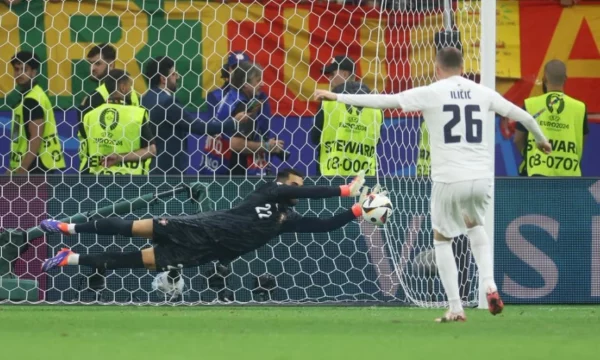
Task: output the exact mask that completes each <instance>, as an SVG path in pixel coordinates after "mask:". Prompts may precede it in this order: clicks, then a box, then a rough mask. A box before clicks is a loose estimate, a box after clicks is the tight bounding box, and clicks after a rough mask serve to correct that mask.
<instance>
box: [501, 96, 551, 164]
mask: <svg viewBox="0 0 600 360" xmlns="http://www.w3.org/2000/svg"><path fill="white" fill-rule="evenodd" d="M490 110H492V111H494V112H495V113H497V114H500V115H502V116H505V117H508V118H509V119H513V120H515V121H518V122H519V123H521V124H523V126H524V127H525V128H526V129H527V131H529V132H531V133H532V134H533V137H534V138H535V142H536V144H537V145H538V147H540V148H541V150H543V151H544V152H546V153H549V152H550V151H551V150H552V147H551V145H550V143H549V142H548V139H546V136H544V133H543V132H542V129H541V128H540V126H539V125H538V123H537V122H536V121H535V119H534V118H533V116H531V114H529V113H528V112H527V111H525V110H523V109H521V108H520V107H518V106H516V105H515V104H513V103H511V102H510V101H508V100H506V99H505V98H504V97H502V95H500V94H498V93H497V92H495V91H494V92H493V99H492V101H491V107H490Z"/></svg>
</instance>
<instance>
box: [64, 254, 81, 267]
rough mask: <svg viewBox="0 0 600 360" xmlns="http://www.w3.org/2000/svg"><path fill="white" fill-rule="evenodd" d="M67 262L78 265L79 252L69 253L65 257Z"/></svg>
mask: <svg viewBox="0 0 600 360" xmlns="http://www.w3.org/2000/svg"><path fill="white" fill-rule="evenodd" d="M67 264H69V265H79V254H71V255H69V257H68V258H67Z"/></svg>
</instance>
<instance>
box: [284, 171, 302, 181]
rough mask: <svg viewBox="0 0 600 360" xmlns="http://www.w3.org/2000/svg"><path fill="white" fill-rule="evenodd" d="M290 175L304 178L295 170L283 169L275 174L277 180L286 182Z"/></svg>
mask: <svg viewBox="0 0 600 360" xmlns="http://www.w3.org/2000/svg"><path fill="white" fill-rule="evenodd" d="M290 175H296V176H299V177H301V178H303V177H304V174H303V173H301V172H300V171H298V170H296V169H283V170H279V171H278V172H277V180H286V179H287V178H289V177H290Z"/></svg>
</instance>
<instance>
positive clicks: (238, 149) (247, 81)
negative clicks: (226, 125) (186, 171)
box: [205, 62, 285, 175]
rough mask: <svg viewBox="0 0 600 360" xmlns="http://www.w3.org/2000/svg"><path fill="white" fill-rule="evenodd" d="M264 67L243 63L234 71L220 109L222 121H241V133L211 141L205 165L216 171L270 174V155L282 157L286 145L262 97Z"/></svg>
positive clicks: (208, 168)
mask: <svg viewBox="0 0 600 360" xmlns="http://www.w3.org/2000/svg"><path fill="white" fill-rule="evenodd" d="M261 87H262V69H261V68H260V67H259V66H258V65H255V64H253V63H249V62H242V63H240V64H239V65H238V66H237V68H235V70H233V72H232V74H231V89H230V90H229V91H228V92H227V94H225V97H224V98H223V100H222V101H221V103H220V105H219V108H218V109H217V114H216V117H217V119H218V120H220V121H228V120H229V119H231V118H234V119H236V120H238V121H240V126H239V129H238V132H237V133H235V134H234V135H233V136H231V137H229V136H227V135H226V134H222V135H220V136H217V137H215V138H213V139H211V140H210V142H208V143H207V147H206V148H205V150H206V151H207V152H208V154H207V160H206V168H207V170H208V171H211V172H212V173H214V174H231V175H262V174H265V173H269V171H270V169H269V167H268V163H269V161H270V159H269V157H268V155H269V154H270V153H271V154H275V155H279V156H282V155H283V154H284V153H285V151H284V147H285V144H284V142H283V141H282V140H277V139H275V137H274V136H273V134H272V133H271V131H270V126H269V123H270V120H271V106H270V105H269V102H268V101H265V100H263V99H262V98H261V97H260V93H261V91H260V89H261Z"/></svg>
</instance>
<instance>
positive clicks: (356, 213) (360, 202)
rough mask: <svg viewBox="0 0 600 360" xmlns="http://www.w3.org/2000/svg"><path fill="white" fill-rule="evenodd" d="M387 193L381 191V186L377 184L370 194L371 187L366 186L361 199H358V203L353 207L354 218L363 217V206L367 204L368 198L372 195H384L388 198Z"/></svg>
mask: <svg viewBox="0 0 600 360" xmlns="http://www.w3.org/2000/svg"><path fill="white" fill-rule="evenodd" d="M387 193H388V192H387V191H385V190H384V191H381V185H379V184H377V185H375V186H374V187H373V189H371V193H370V194H369V187H368V186H365V187H363V189H362V191H361V193H360V197H359V198H358V203H356V204H354V205H352V213H354V216H356V217H361V216H362V215H363V211H362V207H363V204H364V203H365V201H367V198H368V197H369V196H371V195H377V194H379V195H383V196H386V195H387Z"/></svg>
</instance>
